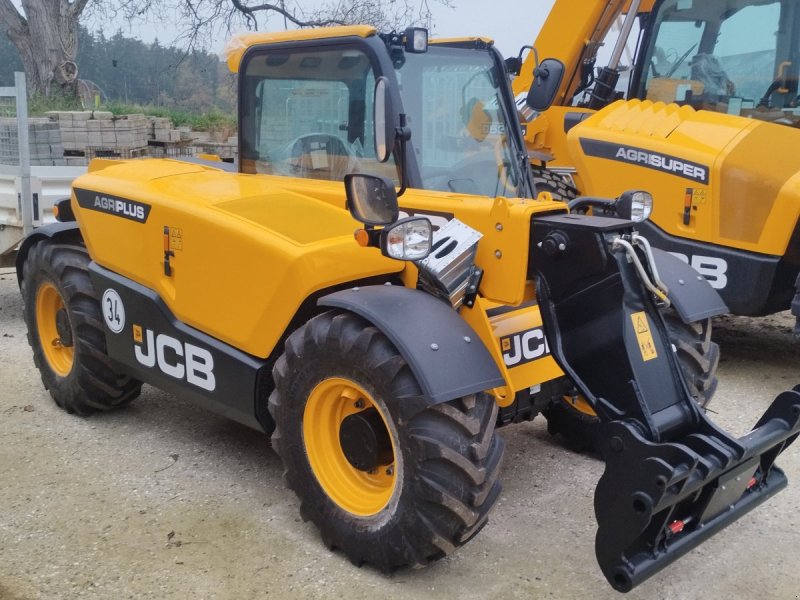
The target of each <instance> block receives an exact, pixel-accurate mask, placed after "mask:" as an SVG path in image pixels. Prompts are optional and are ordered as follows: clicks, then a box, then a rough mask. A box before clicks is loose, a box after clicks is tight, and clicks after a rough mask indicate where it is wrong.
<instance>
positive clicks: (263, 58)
mask: <svg viewBox="0 0 800 600" xmlns="http://www.w3.org/2000/svg"><path fill="white" fill-rule="evenodd" d="M341 29H346V31H342V33H343V34H344V35H341V36H337V37H335V38H331V39H297V40H291V41H287V42H285V43H281V44H276V43H269V44H266V43H255V44H252V45H250V46H249V47H248V48H247V49H246V50H245V51H244V52H243V55H242V57H241V66H240V68H239V73H240V84H239V85H240V92H239V97H240V102H241V110H240V114H241V118H240V131H239V139H240V145H241V148H240V170H241V171H243V172H245V173H264V174H272V175H283V176H289V177H300V178H309V179H322V180H330V181H342V180H343V179H344V176H345V175H347V174H350V173H356V172H358V173H364V174H372V175H376V176H379V177H386V178H388V179H389V180H391V181H393V182H394V183H395V185H397V186H400V187H401V188H402V187H403V186H404V184H405V185H408V187H413V188H418V189H426V190H439V191H443V192H451V193H462V194H476V195H482V196H488V197H491V198H494V197H497V196H505V197H530V196H531V195H532V184H531V183H530V181H529V178H528V173H527V168H526V164H525V162H526V156H527V155H526V153H525V152H524V145H523V140H522V137H521V135H520V133H519V131H518V126H517V123H516V121H515V119H516V110H515V108H514V103H513V98H512V95H511V90H510V88H509V85H508V81H507V78H506V77H505V72H504V65H503V61H502V57H501V56H500V54H499V53H498V52H497V50H495V48H494V46H493V44H492V42H491V41H490V40H483V39H461V40H441V41H431V43H430V45H429V44H428V43H427V42H428V40H427V31H425V30H421V29H414V28H410V29H409V30H406V33H404V34H397V33H391V34H381V35H378V34H376V33H375V31H374V30H372V29H370V28H341ZM408 32H411V33H408ZM417 32H423V33H424V36H423V35H421V34H420V33H417ZM262 35H263V34H262ZM269 35H270V34H266V35H265V36H264V41H270V42H271V41H272V40H268V39H267V36H269ZM273 35H274V34H273ZM409 35H411V36H412V37H411V38H409ZM300 37H301V38H302V36H300ZM380 79H384V80H385V85H386V87H387V88H388V90H389V95H388V98H389V99H390V102H389V108H390V110H391V112H390V113H389V114H388V118H389V119H390V120H391V121H392V123H391V125H392V126H393V127H405V128H406V132H407V134H410V137H409V138H408V140H407V141H406V142H404V143H403V144H396V145H393V146H392V148H391V149H392V150H393V152H392V155H391V156H390V157H389V159H388V161H386V162H382V161H378V160H377V158H376V148H375V141H374V138H373V131H374V130H375V123H374V114H375V98H376V93H375V90H376V85H377V83H378V81H379V80H380ZM379 113H380V111H379ZM401 121H402V122H401ZM401 152H402V153H404V154H403V155H402V156H401V155H400V153H401Z"/></svg>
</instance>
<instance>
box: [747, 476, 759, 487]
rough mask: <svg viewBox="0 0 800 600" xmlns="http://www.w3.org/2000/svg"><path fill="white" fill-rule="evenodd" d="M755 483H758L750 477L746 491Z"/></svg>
mask: <svg viewBox="0 0 800 600" xmlns="http://www.w3.org/2000/svg"><path fill="white" fill-rule="evenodd" d="M757 483H758V480H757V479H756V478H755V477H751V478H750V481H748V482H747V489H748V490H749V489H750V488H751V487H753V486H754V485H755V484H757Z"/></svg>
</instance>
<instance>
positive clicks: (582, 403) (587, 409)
mask: <svg viewBox="0 0 800 600" xmlns="http://www.w3.org/2000/svg"><path fill="white" fill-rule="evenodd" d="M561 399H562V400H563V401H564V402H566V403H567V404H568V405H569V406H570V408H572V409H573V410H577V411H578V412H579V413H583V414H584V415H588V416H590V417H596V416H597V413H596V412H594V409H593V408H592V405H591V404H589V402H587V400H586V398H584V397H583V396H582V395H581V394H575V395H574V396H561Z"/></svg>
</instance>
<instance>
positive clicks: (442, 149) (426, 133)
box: [395, 44, 525, 197]
mask: <svg viewBox="0 0 800 600" xmlns="http://www.w3.org/2000/svg"><path fill="white" fill-rule="evenodd" d="M500 68H501V65H498V64H497V62H496V61H495V60H493V55H492V54H491V52H489V51H485V50H484V51H482V50H474V49H465V48H455V47H446V46H441V45H435V44H432V45H430V46H429V47H428V51H427V52H425V53H422V54H412V53H405V54H404V55H403V56H402V58H398V59H397V60H396V61H395V69H396V72H397V79H398V81H399V83H400V90H401V95H402V99H403V109H404V111H405V113H406V115H407V119H408V125H409V127H410V128H411V132H412V133H411V144H412V146H413V149H414V157H415V159H416V163H417V166H418V168H419V172H420V176H421V178H422V187H423V188H424V189H430V190H441V191H448V192H457V193H466V194H478V195H482V196H489V197H496V196H506V197H515V196H523V195H525V191H524V186H523V185H522V175H521V168H520V162H519V161H518V160H515V156H516V152H515V151H514V147H513V142H512V140H510V139H509V127H508V115H507V114H505V111H504V110H503V108H502V107H503V106H504V104H503V96H502V87H501V86H502V85H504V84H505V80H504V78H503V74H502V72H501V71H500Z"/></svg>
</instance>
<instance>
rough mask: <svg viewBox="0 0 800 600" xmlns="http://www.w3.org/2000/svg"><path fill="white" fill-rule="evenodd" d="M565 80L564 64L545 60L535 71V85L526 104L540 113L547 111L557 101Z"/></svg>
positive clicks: (553, 59)
mask: <svg viewBox="0 0 800 600" xmlns="http://www.w3.org/2000/svg"><path fill="white" fill-rule="evenodd" d="M563 78H564V63H562V62H561V61H560V60H558V59H555V58H546V59H544V60H543V61H542V62H541V64H540V65H539V66H538V67H536V69H535V70H534V71H533V83H532V84H531V89H530V90H528V97H527V98H526V100H525V103H526V104H527V105H528V106H530V107H531V108H532V109H533V110H535V111H538V112H541V111H543V110H547V109H548V108H550V105H551V104H552V103H553V100H555V98H556V93H558V88H559V87H560V86H561V80H562V79H563Z"/></svg>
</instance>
